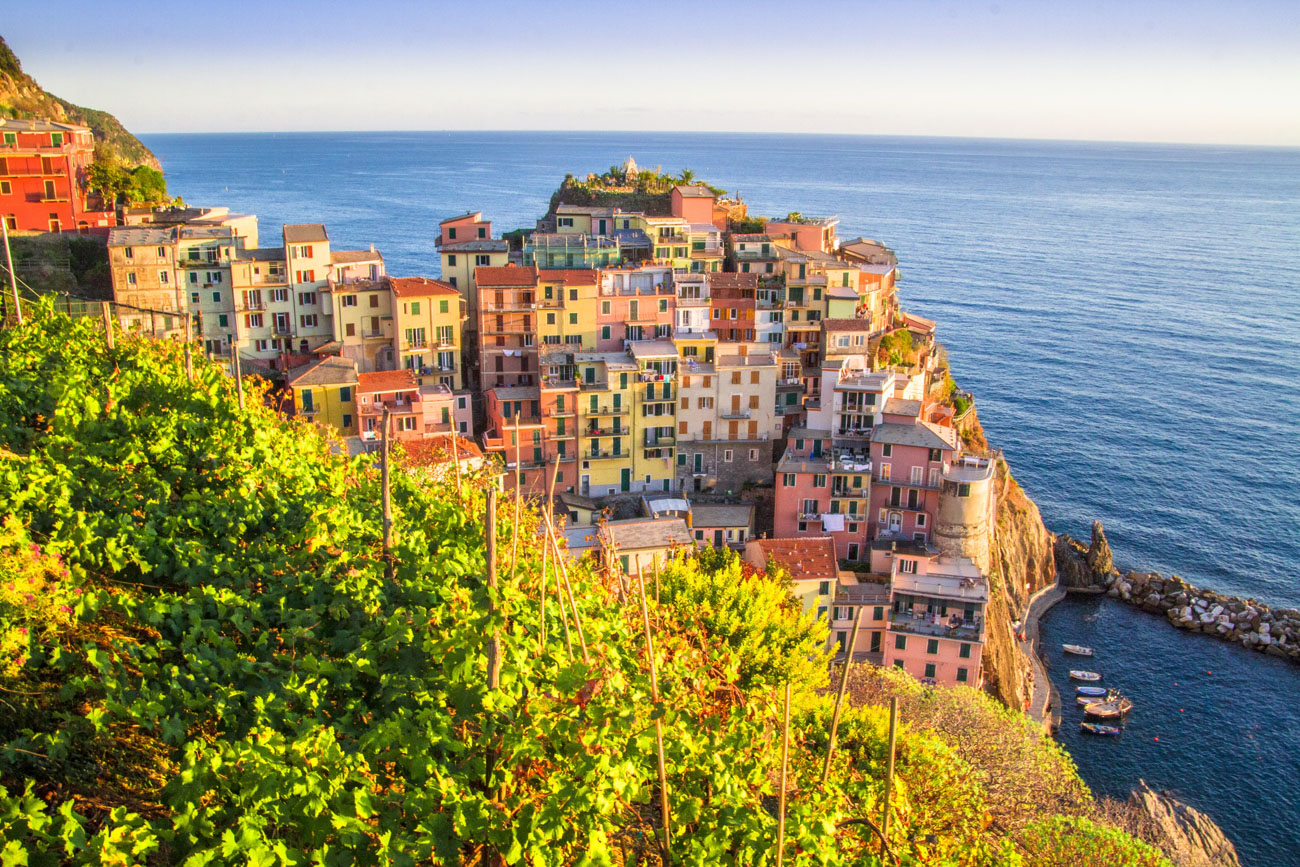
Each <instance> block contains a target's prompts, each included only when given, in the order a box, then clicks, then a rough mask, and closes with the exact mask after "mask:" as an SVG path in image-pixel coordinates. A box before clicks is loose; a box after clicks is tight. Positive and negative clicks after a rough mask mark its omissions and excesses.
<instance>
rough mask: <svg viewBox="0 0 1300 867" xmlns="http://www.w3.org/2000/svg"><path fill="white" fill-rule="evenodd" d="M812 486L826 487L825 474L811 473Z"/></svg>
mask: <svg viewBox="0 0 1300 867" xmlns="http://www.w3.org/2000/svg"><path fill="white" fill-rule="evenodd" d="M813 487H814V488H824V487H826V475H825V474H824V473H815V474H814V475H813Z"/></svg>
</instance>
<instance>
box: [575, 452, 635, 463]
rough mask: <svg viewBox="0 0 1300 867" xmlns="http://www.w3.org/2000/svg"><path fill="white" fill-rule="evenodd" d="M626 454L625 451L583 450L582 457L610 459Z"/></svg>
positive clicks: (596, 459) (595, 459)
mask: <svg viewBox="0 0 1300 867" xmlns="http://www.w3.org/2000/svg"><path fill="white" fill-rule="evenodd" d="M627 456H628V453H627V452H595V451H586V452H583V455H582V459H583V460H585V461H612V460H618V459H620V458H625V457H627Z"/></svg>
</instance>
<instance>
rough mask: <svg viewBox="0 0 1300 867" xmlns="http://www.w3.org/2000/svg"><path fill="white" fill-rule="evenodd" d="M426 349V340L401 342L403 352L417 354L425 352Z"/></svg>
mask: <svg viewBox="0 0 1300 867" xmlns="http://www.w3.org/2000/svg"><path fill="white" fill-rule="evenodd" d="M428 348H429V341H427V340H403V341H402V351H403V352H419V351H422V350H426V349H428Z"/></svg>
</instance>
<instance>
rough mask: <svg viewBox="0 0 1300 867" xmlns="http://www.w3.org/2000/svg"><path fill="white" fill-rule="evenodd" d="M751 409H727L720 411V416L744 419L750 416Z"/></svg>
mask: <svg viewBox="0 0 1300 867" xmlns="http://www.w3.org/2000/svg"><path fill="white" fill-rule="evenodd" d="M750 413H751V410H748V409H728V410H723V411H722V417H723V418H728V419H733V418H734V419H744V418H749V417H750Z"/></svg>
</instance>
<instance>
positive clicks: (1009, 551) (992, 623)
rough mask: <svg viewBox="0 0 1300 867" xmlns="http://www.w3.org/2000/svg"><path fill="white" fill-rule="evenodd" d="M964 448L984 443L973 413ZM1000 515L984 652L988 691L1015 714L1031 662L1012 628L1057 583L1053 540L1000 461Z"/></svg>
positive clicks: (994, 552)
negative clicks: (1035, 599)
mask: <svg viewBox="0 0 1300 867" xmlns="http://www.w3.org/2000/svg"><path fill="white" fill-rule="evenodd" d="M968 419H969V420H968V422H967V425H968V430H967V431H966V432H964V433H965V435H966V437H967V442H972V441H973V442H975V443H984V442H985V438H984V431H983V428H982V427H981V425H980V423H979V419H978V417H977V416H976V415H975V413H974V412H971V413H970V415H969V416H968ZM997 481H998V488H997V496H998V510H997V516H996V523H995V526H994V529H993V542H992V546H991V553H992V557H991V560H992V563H991V568H990V570H989V612H988V624H987V627H986V633H985V635H986V641H985V646H984V672H985V683H986V686H987V689H988V690H989V691H990V692H991V693H992V694H993V695H995V696H997V698H998V699H1000V700H1001V701H1002V702H1003V703H1004V704H1006V705H1007V706H1009V707H1013V708H1019V707H1021V706H1022V704H1023V701H1024V697H1025V694H1026V693H1025V687H1026V684H1027V682H1028V676H1029V670H1030V666H1029V662H1028V660H1027V659H1026V658H1025V655H1024V654H1023V653H1022V652H1021V651H1020V647H1019V642H1018V641H1017V640H1016V637H1015V630H1014V628H1013V627H1012V624H1013V623H1014V622H1015V621H1018V620H1020V619H1021V618H1022V617H1023V616H1024V614H1025V608H1026V606H1027V605H1028V603H1029V597H1030V596H1032V595H1033V594H1035V593H1037V592H1038V591H1039V590H1042V589H1043V588H1044V587H1046V586H1048V585H1049V584H1052V583H1053V582H1054V581H1055V580H1056V565H1055V562H1054V560H1053V557H1052V545H1053V543H1054V541H1055V537H1054V536H1053V535H1052V534H1051V532H1050V531H1048V529H1047V527H1045V526H1044V525H1043V518H1042V516H1041V515H1040V514H1039V513H1038V506H1036V505H1034V501H1033V500H1031V499H1029V497H1028V496H1027V495H1026V494H1025V492H1024V490H1023V489H1022V488H1021V487H1020V485H1019V484H1017V483H1016V480H1015V477H1013V476H1012V475H1011V469H1010V467H1009V466H1007V463H1006V461H1005V460H999V461H998V480H997Z"/></svg>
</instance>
